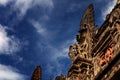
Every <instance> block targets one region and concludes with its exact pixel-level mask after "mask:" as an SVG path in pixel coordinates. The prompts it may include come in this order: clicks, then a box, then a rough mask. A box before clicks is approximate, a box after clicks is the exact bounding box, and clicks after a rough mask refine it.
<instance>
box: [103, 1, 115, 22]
mask: <svg viewBox="0 0 120 80" xmlns="http://www.w3.org/2000/svg"><path fill="white" fill-rule="evenodd" d="M116 1H117V0H112V1H107V2H108V4H107V5H106V6H105V7H104V9H103V10H102V19H103V20H105V18H106V15H107V14H109V13H110V12H111V11H112V9H113V8H114V6H115V4H116Z"/></svg>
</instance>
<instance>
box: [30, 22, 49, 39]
mask: <svg viewBox="0 0 120 80" xmlns="http://www.w3.org/2000/svg"><path fill="white" fill-rule="evenodd" d="M30 23H31V24H32V25H33V27H34V28H35V29H36V31H37V32H38V33H39V34H40V35H42V36H43V37H44V36H46V35H47V32H48V31H47V30H46V28H45V27H44V26H42V24H40V22H38V21H34V20H31V21H30Z"/></svg>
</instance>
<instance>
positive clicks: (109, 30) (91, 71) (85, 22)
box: [56, 0, 120, 80]
mask: <svg viewBox="0 0 120 80" xmlns="http://www.w3.org/2000/svg"><path fill="white" fill-rule="evenodd" d="M76 40H77V42H76V43H75V44H73V45H71V46H70V48H69V57H70V59H71V61H72V64H71V66H70V68H69V70H68V74H67V76H63V75H62V76H59V78H56V80H120V76H119V75H120V0H117V4H116V5H115V7H114V9H113V10H112V12H111V13H109V14H108V15H107V17H106V20H105V22H104V23H103V24H102V26H101V27H100V28H99V29H98V27H97V26H95V23H94V9H93V5H92V4H91V5H89V6H88V8H87V9H86V11H85V13H84V15H83V17H82V20H81V23H80V30H79V33H78V34H77V36H76Z"/></svg>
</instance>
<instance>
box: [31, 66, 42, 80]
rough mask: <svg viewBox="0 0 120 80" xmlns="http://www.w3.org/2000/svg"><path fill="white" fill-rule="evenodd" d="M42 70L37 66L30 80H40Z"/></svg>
mask: <svg viewBox="0 0 120 80" xmlns="http://www.w3.org/2000/svg"><path fill="white" fill-rule="evenodd" d="M41 76H42V70H41V67H40V66H37V67H36V69H35V70H34V72H33V74H32V78H31V80H41Z"/></svg>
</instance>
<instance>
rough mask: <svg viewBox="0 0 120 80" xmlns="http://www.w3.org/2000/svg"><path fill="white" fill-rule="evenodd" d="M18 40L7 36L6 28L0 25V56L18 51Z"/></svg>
mask: <svg viewBox="0 0 120 80" xmlns="http://www.w3.org/2000/svg"><path fill="white" fill-rule="evenodd" d="M19 43H20V42H19V40H18V39H17V38H15V37H14V36H8V34H7V31H6V27H5V26H2V25H0V54H11V53H14V52H16V51H18V50H19V49H20V46H19Z"/></svg>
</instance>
